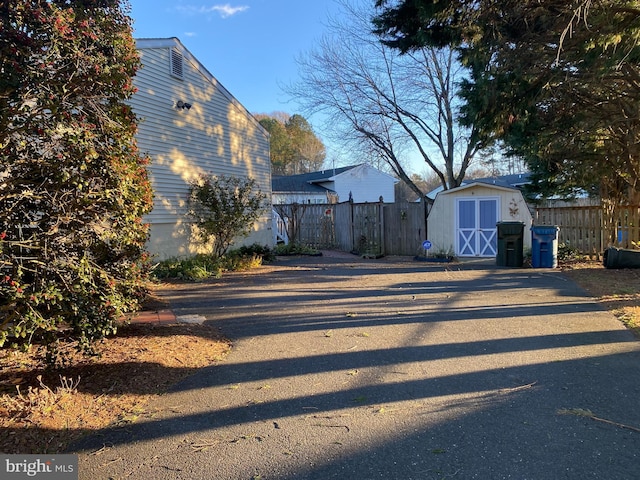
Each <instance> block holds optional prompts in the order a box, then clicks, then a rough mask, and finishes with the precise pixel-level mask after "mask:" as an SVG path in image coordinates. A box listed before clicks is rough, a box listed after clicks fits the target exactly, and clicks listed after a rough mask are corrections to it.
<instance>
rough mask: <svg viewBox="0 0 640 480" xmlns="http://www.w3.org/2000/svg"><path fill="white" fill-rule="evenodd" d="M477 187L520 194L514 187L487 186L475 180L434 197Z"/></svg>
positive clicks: (487, 184) (443, 191)
mask: <svg viewBox="0 0 640 480" xmlns="http://www.w3.org/2000/svg"><path fill="white" fill-rule="evenodd" d="M478 187H484V188H487V187H488V188H493V189H495V190H500V191H503V192H514V191H515V192H520V189H518V188H516V187H509V186H506V187H505V186H502V185H493V184H489V183H485V182H478V181H475V180H472V181H471V182H470V183H467V184H464V185H460V186H459V187H456V188H450V189H449V190H442V191H440V192H438V194H437V195H436V198H437V197H439V196H441V195H442V196H444V195H453V194H456V193H460V192H464V191H466V190H473V189H474V188H478Z"/></svg>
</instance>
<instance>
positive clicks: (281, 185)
mask: <svg viewBox="0 0 640 480" xmlns="http://www.w3.org/2000/svg"><path fill="white" fill-rule="evenodd" d="M306 175H308V174H304V175H291V176H281V177H271V191H272V192H273V193H279V192H286V193H294V192H305V193H325V192H327V191H328V189H327V188H325V187H322V186H320V185H317V184H315V183H313V182H312V181H310V180H309V179H307V178H305V177H306Z"/></svg>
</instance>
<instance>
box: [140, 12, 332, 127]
mask: <svg viewBox="0 0 640 480" xmlns="http://www.w3.org/2000/svg"><path fill="white" fill-rule="evenodd" d="M130 2H131V7H132V11H131V17H132V18H133V20H134V37H136V38H167V37H178V38H179V39H180V41H181V42H182V43H183V44H184V46H185V47H186V48H187V49H188V50H189V51H190V52H191V53H192V54H193V55H194V56H195V57H196V58H197V59H198V60H199V61H200V62H201V63H202V64H203V65H204V66H205V67H206V68H207V70H209V71H210V72H211V74H212V75H213V76H214V77H216V78H217V79H218V80H219V81H220V82H221V83H222V84H223V85H224V86H225V88H227V90H229V91H230V92H231V94H232V95H233V96H235V97H236V98H237V99H238V100H239V101H240V102H241V103H242V104H243V105H244V106H245V107H246V108H247V109H248V110H249V111H250V112H253V113H271V112H274V111H283V112H287V113H289V114H294V113H300V112H299V109H298V107H297V105H296V104H293V103H287V101H288V100H289V99H288V98H287V96H286V94H285V93H284V92H283V91H282V89H281V88H280V85H282V84H287V83H290V82H291V81H295V80H296V78H297V68H296V64H295V57H296V55H298V54H300V53H302V52H305V51H308V50H309V49H310V48H312V47H313V45H314V41H316V40H318V39H319V38H320V37H321V36H322V32H323V23H324V22H325V21H326V19H327V18H328V15H329V13H330V12H331V11H336V10H337V6H336V4H335V2H334V0H229V1H226V0H130ZM317 133H318V134H321V132H317Z"/></svg>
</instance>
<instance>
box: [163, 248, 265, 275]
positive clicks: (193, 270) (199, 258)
mask: <svg viewBox="0 0 640 480" xmlns="http://www.w3.org/2000/svg"><path fill="white" fill-rule="evenodd" d="M274 258H275V256H274V254H273V252H272V250H271V249H270V248H269V247H266V246H262V245H258V244H253V245H249V246H243V247H240V248H237V249H233V250H229V251H228V252H227V253H226V254H225V255H224V256H223V257H221V258H216V257H215V256H214V255H204V254H200V255H194V256H193V257H188V258H171V259H168V260H164V261H162V262H159V263H158V264H157V265H156V266H155V267H154V268H153V277H154V278H156V279H157V280H163V279H176V280H189V281H202V280H206V279H208V278H219V277H221V276H222V274H223V273H224V272H236V271H244V270H250V269H252V268H256V267H259V266H260V265H262V263H263V262H268V261H272V260H273V259H274Z"/></svg>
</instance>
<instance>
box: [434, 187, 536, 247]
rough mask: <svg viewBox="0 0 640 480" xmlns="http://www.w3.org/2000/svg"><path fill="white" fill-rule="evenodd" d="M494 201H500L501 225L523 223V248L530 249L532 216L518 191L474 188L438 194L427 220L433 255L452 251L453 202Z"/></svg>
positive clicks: (454, 206) (453, 240)
mask: <svg viewBox="0 0 640 480" xmlns="http://www.w3.org/2000/svg"><path fill="white" fill-rule="evenodd" d="M496 197H498V198H499V199H500V201H499V207H498V209H499V212H498V218H499V219H500V221H502V222H524V224H525V228H524V237H523V246H524V248H525V249H530V248H531V234H530V231H529V227H531V223H532V219H531V213H530V212H529V209H528V207H527V204H526V202H525V201H524V198H523V197H522V194H521V193H520V191H518V190H506V189H497V188H491V187H489V186H482V185H474V186H471V187H469V188H466V189H464V190H461V191H458V192H452V193H448V192H441V193H439V194H438V196H437V197H436V199H435V202H434V204H433V207H432V208H431V212H430V213H429V217H428V219H427V236H428V238H429V240H430V241H431V243H432V244H433V247H432V252H434V253H435V252H440V251H452V252H453V251H455V246H456V199H460V198H496Z"/></svg>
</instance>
